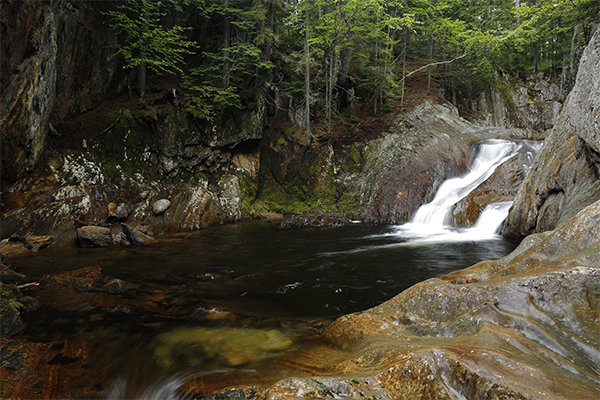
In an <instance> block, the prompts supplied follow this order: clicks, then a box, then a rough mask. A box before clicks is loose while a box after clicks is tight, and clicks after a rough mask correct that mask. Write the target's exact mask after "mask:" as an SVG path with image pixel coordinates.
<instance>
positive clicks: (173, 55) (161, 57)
mask: <svg viewBox="0 0 600 400" xmlns="http://www.w3.org/2000/svg"><path fill="white" fill-rule="evenodd" d="M107 15H108V16H109V17H110V26H111V27H113V28H114V29H116V30H117V31H118V32H119V34H120V35H121V36H122V41H121V43H118V44H117V45H115V48H116V51H115V52H114V53H113V54H111V55H110V56H109V60H111V59H113V58H114V57H117V56H119V57H122V58H123V60H124V62H125V65H124V68H126V69H136V68H137V70H138V90H139V95H140V98H144V96H145V93H146V69H147V68H149V69H150V70H151V71H152V72H154V73H163V72H168V73H173V72H179V73H182V72H183V71H182V70H181V67H180V65H181V63H182V62H183V57H184V55H185V54H190V53H192V52H191V51H190V50H189V49H190V48H191V47H193V46H194V43H193V42H191V41H188V40H186V38H185V36H184V32H185V28H183V27H181V26H178V25H175V26H173V27H172V28H170V29H166V28H164V27H163V25H162V23H161V19H162V17H164V16H165V15H166V6H165V5H164V4H163V3H162V2H161V1H150V0H130V1H128V2H127V3H125V4H122V5H119V6H117V9H116V10H113V11H110V12H108V13H107Z"/></svg>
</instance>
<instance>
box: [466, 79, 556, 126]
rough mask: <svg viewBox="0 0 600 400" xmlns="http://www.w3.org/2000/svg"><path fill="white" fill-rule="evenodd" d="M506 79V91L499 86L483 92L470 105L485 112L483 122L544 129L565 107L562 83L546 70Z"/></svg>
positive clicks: (552, 124)
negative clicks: (497, 88)
mask: <svg viewBox="0 0 600 400" xmlns="http://www.w3.org/2000/svg"><path fill="white" fill-rule="evenodd" d="M498 79H500V80H504V85H505V86H506V94H505V95H502V94H501V93H500V92H498V91H497V90H489V91H487V92H483V93H481V95H480V96H479V99H477V101H476V102H473V104H471V105H469V108H470V109H473V110H477V111H481V112H483V113H484V116H483V118H482V119H479V121H478V123H480V124H482V125H483V126H498V127H503V128H511V127H518V128H522V129H526V130H528V131H530V132H543V131H545V130H547V129H550V128H552V127H553V126H554V124H555V123H556V121H557V118H558V115H559V113H560V110H561V107H562V101H561V97H562V93H561V88H560V86H559V85H558V84H556V83H554V82H552V81H551V80H550V79H549V78H547V77H545V76H544V73H543V72H540V73H538V74H536V75H532V76H530V77H528V78H526V79H524V80H523V81H517V80H515V79H514V78H509V77H504V78H498Z"/></svg>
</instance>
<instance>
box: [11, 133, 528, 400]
mask: <svg viewBox="0 0 600 400" xmlns="http://www.w3.org/2000/svg"><path fill="white" fill-rule="evenodd" d="M517 151H519V145H518V144H516V143H513V142H503V141H493V142H486V143H485V144H482V145H481V149H480V151H479V153H478V154H479V156H478V157H477V158H476V159H475V161H474V164H473V167H472V168H471V172H470V173H469V174H467V175H465V176H464V177H460V178H455V179H454V180H449V181H447V182H446V183H445V184H444V185H443V186H442V187H441V188H440V190H439V191H438V194H437V195H436V197H435V198H434V200H433V201H432V202H431V203H429V204H428V205H425V206H423V207H422V208H421V209H420V210H419V212H418V213H417V215H416V216H415V218H414V219H413V221H412V222H411V223H409V224H405V225H401V226H368V225H362V224H353V225H350V226H345V227H338V228H324V229H301V230H281V229H279V228H278V222H277V221H267V220H262V221H244V222H242V223H239V224H234V225H228V226H222V227H218V228H211V229H206V230H202V231H198V232H194V233H185V234H178V235H171V236H166V237H161V238H160V243H159V244H158V245H156V246H151V247H110V248H102V249H83V248H78V247H69V248H63V249H56V250H51V251H41V252H40V253H39V254H38V255H36V256H34V257H29V258H22V259H19V260H17V261H18V262H19V263H20V264H21V265H22V266H23V273H25V274H26V275H27V276H28V277H29V278H30V279H31V280H33V281H35V280H39V279H41V278H42V277H43V276H44V275H45V274H47V273H50V272H53V273H56V272H57V271H65V270H76V269H79V268H82V267H87V266H92V265H98V266H100V268H101V270H102V274H103V275H105V276H110V277H114V278H119V279H122V280H124V281H126V282H127V283H129V284H131V285H132V286H134V287H135V288H136V289H135V290H129V291H127V292H125V293H122V294H109V293H105V292H98V291H90V292H77V291H75V290H74V289H72V288H62V289H60V291H56V292H53V293H48V292H47V291H41V292H40V295H39V296H36V297H39V299H40V301H41V302H42V307H41V308H40V310H38V311H37V312H33V313H28V314H24V315H23V320H24V322H25V324H26V330H25V333H26V334H27V335H28V336H30V337H35V338H39V339H40V340H69V341H76V342H82V343H86V345H87V346H88V351H89V354H90V358H89V359H90V361H89V369H88V370H87V372H86V373H88V374H90V375H93V376H99V377H101V380H102V379H104V381H105V385H104V388H103V393H104V394H103V396H104V398H133V397H135V398H152V397H155V398H156V397H160V398H177V396H178V390H179V389H178V388H179V387H180V386H181V385H182V384H184V383H185V382H186V381H189V379H190V377H193V378H194V379H195V382H204V387H203V388H204V389H203V390H205V392H206V393H210V391H211V390H215V389H218V388H219V387H225V386H226V384H228V383H231V382H234V383H243V382H246V381H252V380H256V379H259V380H260V379H265V380H266V381H267V382H273V381H275V380H278V379H282V378H285V377H287V376H292V375H299V374H306V372H302V371H297V370H295V369H294V368H293V367H292V366H290V364H289V363H288V364H285V363H282V361H278V360H282V359H283V358H282V357H284V355H285V356H286V357H293V356H290V354H293V353H294V352H301V351H302V350H303V349H306V348H308V347H314V346H325V345H326V343H324V341H323V339H322V338H321V336H320V330H321V328H322V327H323V326H324V325H326V324H327V323H329V322H331V321H332V320H333V319H335V318H336V317H339V316H341V315H344V314H348V313H353V312H358V311H361V310H365V309H367V308H371V307H374V306H377V305H378V304H381V303H382V302H384V301H386V300H388V299H390V298H391V297H393V296H395V295H396V294H398V293H400V292H402V291H403V290H405V289H406V288H408V287H410V286H412V285H414V284H416V283H418V282H421V281H423V280H426V279H429V278H434V277H437V276H440V275H443V274H447V273H449V272H452V271H455V270H457V269H462V268H466V267H468V266H471V265H473V264H475V263H477V262H479V261H482V260H488V259H498V258H501V257H503V256H505V255H506V254H508V253H509V252H511V251H512V250H513V249H514V248H515V247H516V245H517V244H518V243H516V242H514V241H509V240H507V239H505V238H503V237H502V236H500V235H499V234H498V233H497V232H498V229H499V228H500V227H501V225H502V223H503V220H504V219H505V218H506V215H507V213H508V208H509V207H510V202H504V203H496V204H492V205H489V206H488V207H487V208H486V209H485V210H484V211H483V213H482V215H481V216H480V218H479V221H478V223H477V224H476V225H475V226H474V227H472V228H468V229H456V228H452V227H450V226H448V225H447V222H448V213H449V211H450V210H451V208H452V206H453V205H454V204H455V203H456V202H457V201H459V200H460V199H461V198H463V197H464V196H466V195H468V193H469V192H470V191H472V190H473V189H474V188H475V187H476V186H477V185H478V184H479V183H481V182H483V181H485V179H487V177H489V176H490V175H491V173H493V171H494V170H495V168H496V167H498V165H500V164H501V163H502V162H504V161H505V160H506V159H508V158H510V157H512V156H513V155H514V154H516V152H517ZM284 358H285V357H284ZM195 389H196V390H200V389H198V387H196V388H195Z"/></svg>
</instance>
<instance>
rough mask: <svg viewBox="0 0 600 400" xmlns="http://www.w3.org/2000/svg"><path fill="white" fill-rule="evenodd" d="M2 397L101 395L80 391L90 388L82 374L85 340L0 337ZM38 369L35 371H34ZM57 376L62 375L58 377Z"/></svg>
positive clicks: (46, 397)
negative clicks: (59, 340) (30, 339)
mask: <svg viewBox="0 0 600 400" xmlns="http://www.w3.org/2000/svg"><path fill="white" fill-rule="evenodd" d="M0 346H1V348H2V351H1V353H2V357H1V359H0V376H2V385H0V397H2V398H4V399H39V398H44V399H54V398H65V397H66V398H87V397H93V398H97V397H99V394H98V393H93V394H92V393H90V392H84V391H80V390H82V388H84V387H86V386H87V387H90V386H92V384H90V379H93V378H90V377H89V376H85V374H83V375H82V374H81V368H82V367H83V368H85V367H86V366H87V363H88V360H89V356H88V350H87V346H86V344H85V343H81V342H56V341H40V342H37V341H29V340H27V339H22V338H13V339H0ZM32 371H35V374H34V375H33V374H32ZM57 377H60V378H59V379H57Z"/></svg>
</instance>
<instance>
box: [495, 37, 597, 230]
mask: <svg viewBox="0 0 600 400" xmlns="http://www.w3.org/2000/svg"><path fill="white" fill-rule="evenodd" d="M598 71H600V30H596V32H595V34H594V35H593V37H592V39H591V41H590V43H589V44H588V46H587V47H586V50H585V51H584V53H583V55H582V57H581V63H580V65H579V70H578V73H577V80H576V83H575V86H574V87H573V90H572V91H571V93H570V94H569V96H568V98H567V100H566V102H565V105H564V107H563V110H562V112H561V114H560V117H559V119H558V121H557V124H556V126H555V127H554V129H553V130H552V132H551V133H550V135H549V136H548V137H547V139H546V141H545V145H544V147H543V149H542V150H541V151H540V153H539V155H538V157H537V159H536V161H535V163H534V165H533V167H532V169H531V172H530V174H529V175H528V176H527V178H526V179H525V181H524V183H523V186H522V188H521V190H520V191H519V193H518V194H517V196H516V198H515V203H514V205H513V207H512V209H511V211H510V214H509V217H508V220H507V222H506V225H505V228H504V234H505V235H508V236H515V237H524V236H526V235H529V234H531V233H538V232H544V231H548V230H552V229H554V228H555V227H556V226H558V224H560V223H561V222H563V221H565V220H567V219H568V218H570V217H572V216H573V215H575V214H576V213H577V212H579V211H580V210H582V209H583V208H585V207H586V206H588V205H590V204H592V203H593V202H594V201H596V200H598V199H599V198H600V74H599V73H598Z"/></svg>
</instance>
